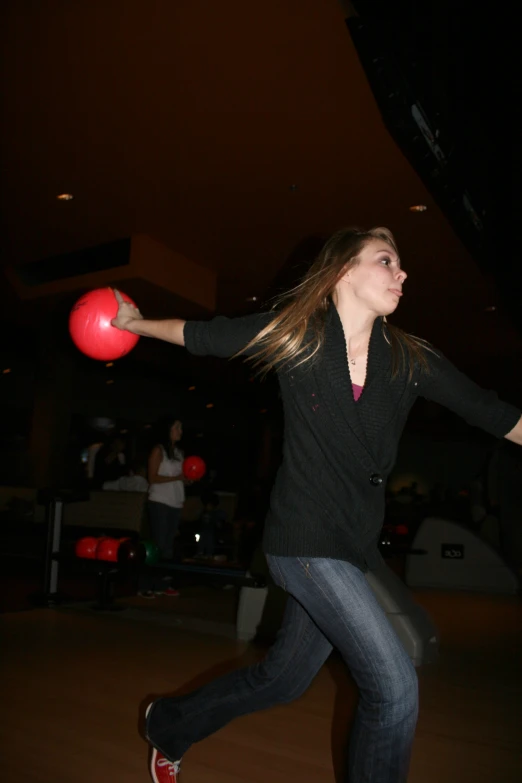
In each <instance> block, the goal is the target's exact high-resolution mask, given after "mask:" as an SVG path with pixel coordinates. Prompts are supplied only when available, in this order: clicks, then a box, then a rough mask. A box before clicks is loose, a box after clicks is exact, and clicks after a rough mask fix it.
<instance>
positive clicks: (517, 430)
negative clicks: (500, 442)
mask: <svg viewBox="0 0 522 783" xmlns="http://www.w3.org/2000/svg"><path fill="white" fill-rule="evenodd" d="M505 437H506V438H507V439H508V440H512V441H513V443H518V445H519V446H522V416H521V417H520V419H519V420H518V422H517V423H516V424H515V426H514V427H513V429H512V430H511V431H510V432H508V434H507V435H506V436H505Z"/></svg>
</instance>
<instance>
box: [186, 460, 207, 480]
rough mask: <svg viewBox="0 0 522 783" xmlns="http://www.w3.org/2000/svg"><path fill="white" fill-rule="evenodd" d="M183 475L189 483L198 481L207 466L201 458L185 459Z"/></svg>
mask: <svg viewBox="0 0 522 783" xmlns="http://www.w3.org/2000/svg"><path fill="white" fill-rule="evenodd" d="M182 469H183V475H184V476H185V478H186V479H189V480H190V481H199V479H201V478H203V476H204V475H205V473H206V471H207V466H206V465H205V463H204V462H203V460H202V459H201V457H187V458H186V459H185V460H183V468H182Z"/></svg>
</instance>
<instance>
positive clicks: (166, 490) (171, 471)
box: [149, 446, 185, 508]
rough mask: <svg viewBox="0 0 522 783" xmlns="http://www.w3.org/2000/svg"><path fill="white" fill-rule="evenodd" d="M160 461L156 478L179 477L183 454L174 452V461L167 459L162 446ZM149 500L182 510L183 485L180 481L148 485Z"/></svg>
mask: <svg viewBox="0 0 522 783" xmlns="http://www.w3.org/2000/svg"><path fill="white" fill-rule="evenodd" d="M160 448H161V454H162V460H161V462H160V466H159V468H158V476H179V474H180V473H181V468H182V466H183V454H182V453H181V451H179V449H176V451H175V457H174V459H169V458H168V457H167V454H166V453H165V449H164V448H163V446H160ZM149 500H153V501H154V502H155V503H164V504H165V505H166V506H172V507H173V508H182V507H183V503H184V501H185V485H184V484H183V482H182V481H165V482H164V483H163V482H162V483H161V484H150V485H149Z"/></svg>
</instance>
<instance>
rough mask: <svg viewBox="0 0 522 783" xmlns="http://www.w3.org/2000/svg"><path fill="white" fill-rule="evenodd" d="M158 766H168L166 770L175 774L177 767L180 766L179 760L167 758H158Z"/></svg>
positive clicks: (177, 771) (177, 770)
mask: <svg viewBox="0 0 522 783" xmlns="http://www.w3.org/2000/svg"><path fill="white" fill-rule="evenodd" d="M157 765H158V767H168V770H167V772H168V773H169V775H172V777H174V775H177V774H178V773H179V768H180V767H181V761H169V760H168V759H159V760H158V762H157Z"/></svg>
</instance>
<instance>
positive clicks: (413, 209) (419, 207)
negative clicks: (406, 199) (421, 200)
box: [410, 204, 428, 212]
mask: <svg viewBox="0 0 522 783" xmlns="http://www.w3.org/2000/svg"><path fill="white" fill-rule="evenodd" d="M427 209H428V207H427V206H426V204H414V206H413V207H410V212H426V210H427Z"/></svg>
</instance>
